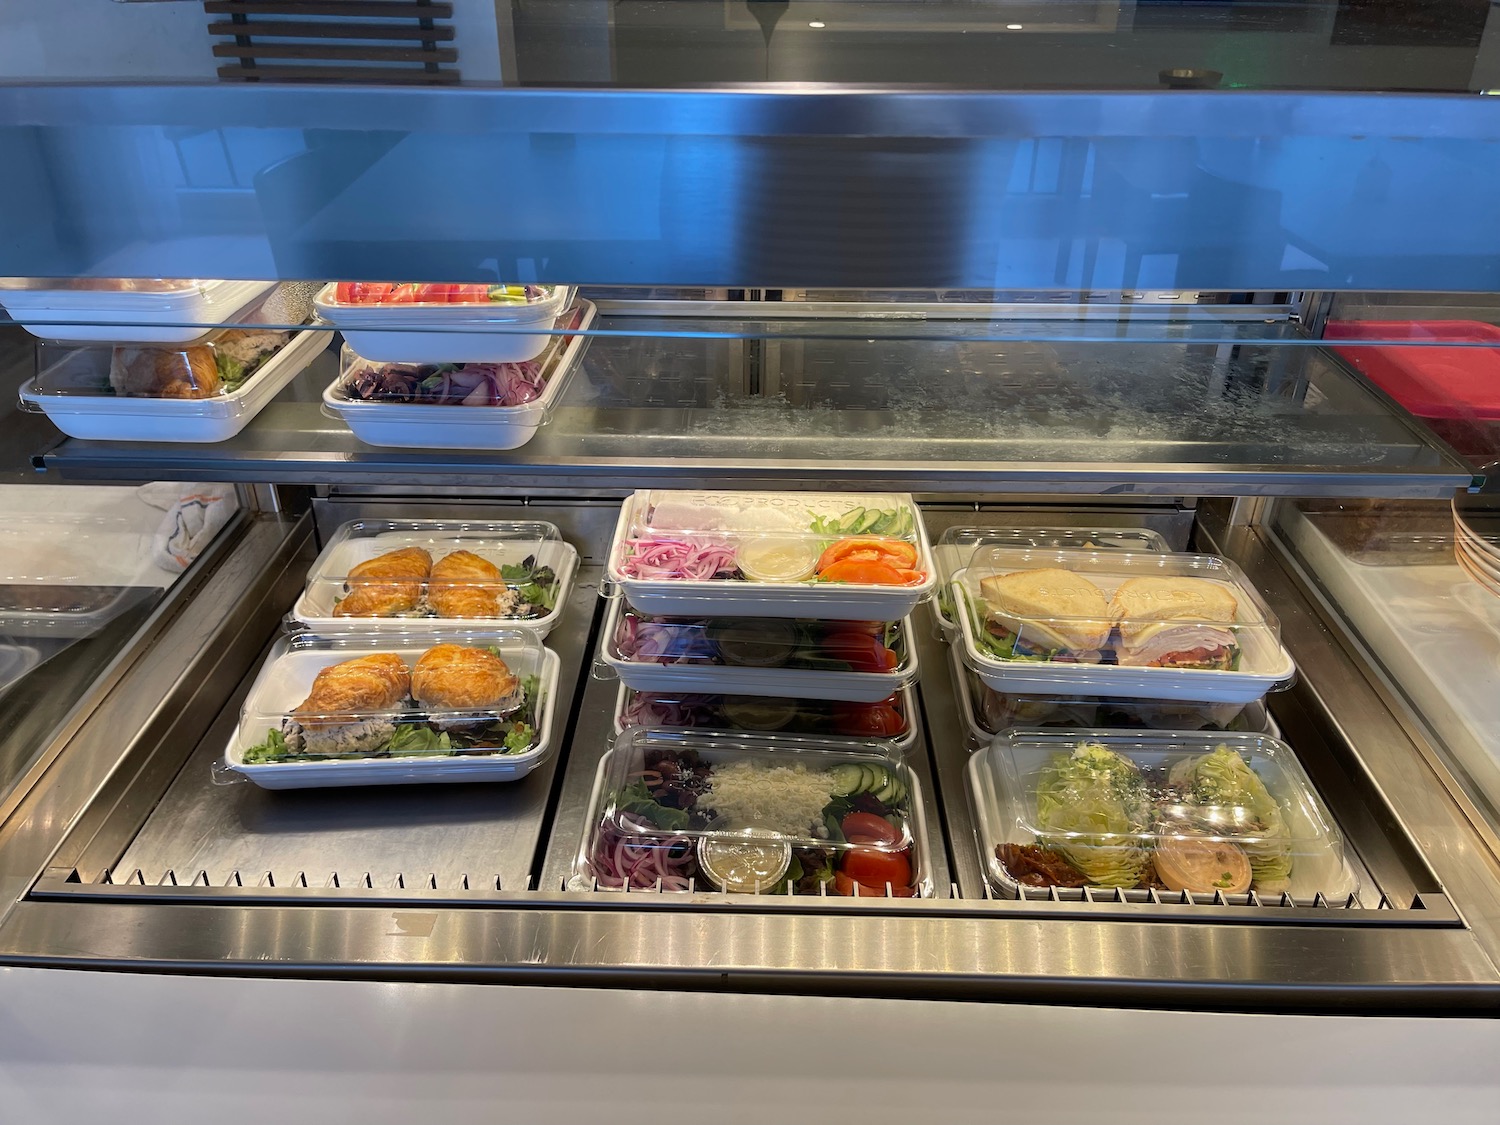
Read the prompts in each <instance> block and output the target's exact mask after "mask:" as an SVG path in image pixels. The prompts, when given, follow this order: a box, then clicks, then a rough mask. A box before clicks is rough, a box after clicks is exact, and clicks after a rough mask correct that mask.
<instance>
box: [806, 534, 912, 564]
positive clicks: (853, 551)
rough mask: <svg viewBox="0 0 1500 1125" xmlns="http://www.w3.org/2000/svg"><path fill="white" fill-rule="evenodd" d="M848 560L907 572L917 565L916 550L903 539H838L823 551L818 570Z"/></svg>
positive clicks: (857, 537) (856, 537) (861, 537)
mask: <svg viewBox="0 0 1500 1125" xmlns="http://www.w3.org/2000/svg"><path fill="white" fill-rule="evenodd" d="M850 558H853V559H862V560H864V561H865V562H875V561H877V560H878V561H881V562H885V563H887V564H889V565H890V566H892V567H895V568H896V569H898V570H909V569H911V568H912V567H914V566H916V565H917V549H916V547H914V546H912V544H910V543H908V542H907V541H906V540H904V539H882V538H879V537H863V536H855V537H851V538H848V539H840V540H839V541H838V542H836V543H833V544H831V545H830V546H829V547H828V548H827V549H826V550H824V552H823V555H822V557H821V558H819V559H818V569H819V570H822V569H823V568H824V567H827V566H831V565H833V564H834V563H836V562H838V561H839V560H840V559H850Z"/></svg>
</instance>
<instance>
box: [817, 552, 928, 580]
mask: <svg viewBox="0 0 1500 1125" xmlns="http://www.w3.org/2000/svg"><path fill="white" fill-rule="evenodd" d="M818 578H819V579H821V580H822V581H824V582H853V583H856V584H857V585H860V586H915V585H917V584H918V583H920V582H921V581H922V574H921V573H920V572H919V571H915V570H905V569H903V568H900V567H895V566H892V565H891V564H890V563H888V562H885V561H883V560H880V559H858V558H844V559H839V560H838V561H837V562H834V563H830V564H829V565H827V566H825V567H822V568H821V569H820V570H819V571H818Z"/></svg>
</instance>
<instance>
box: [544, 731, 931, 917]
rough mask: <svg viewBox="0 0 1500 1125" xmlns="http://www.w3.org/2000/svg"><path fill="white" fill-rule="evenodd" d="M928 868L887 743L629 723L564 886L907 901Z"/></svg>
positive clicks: (604, 766) (910, 786)
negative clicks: (678, 729) (899, 899)
mask: <svg viewBox="0 0 1500 1125" xmlns="http://www.w3.org/2000/svg"><path fill="white" fill-rule="evenodd" d="M931 872H932V863H931V858H930V853H929V850H928V843H927V832H926V825H925V822H924V820H923V814H922V796H921V791H920V788H919V786H918V782H917V778H916V776H915V775H914V774H913V772H912V771H911V769H910V768H909V767H908V766H907V765H906V763H905V762H904V761H903V759H902V758H901V756H900V755H899V754H897V753H895V752H893V751H892V749H891V748H890V747H889V746H888V745H884V744H880V743H851V742H848V741H830V740H826V739H817V738H795V737H792V736H788V735H781V736H757V735H749V734H729V733H725V732H693V731H668V730H657V729H650V728H629V729H627V730H625V731H624V732H623V733H621V734H620V735H619V736H618V737H617V738H616V739H615V741H614V745H613V747H612V749H611V750H610V751H609V752H608V753H606V754H605V756H604V758H603V759H602V760H601V762H600V764H599V769H598V772H597V774H596V777H595V784H594V791H593V796H592V800H591V801H590V805H589V811H588V814H587V816H586V818H585V820H584V831H583V836H582V839H581V841H580V843H579V849H578V853H577V856H576V858H575V861H574V866H573V874H572V876H571V878H570V880H569V886H570V887H571V888H572V889H575V890H622V891H659V892H667V893H671V892H695V891H696V892H704V891H707V892H714V891H719V892H724V893H729V894H785V895H814V896H827V897H843V898H911V897H923V896H929V895H931V894H932V893H933V882H932V874H931Z"/></svg>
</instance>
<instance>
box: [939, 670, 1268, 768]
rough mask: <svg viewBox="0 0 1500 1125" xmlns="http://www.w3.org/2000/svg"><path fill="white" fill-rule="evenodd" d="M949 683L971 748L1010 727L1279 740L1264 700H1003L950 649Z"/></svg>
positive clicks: (1040, 697) (1033, 697) (1006, 697)
mask: <svg viewBox="0 0 1500 1125" xmlns="http://www.w3.org/2000/svg"><path fill="white" fill-rule="evenodd" d="M949 651H950V655H951V657H952V660H953V682H954V684H955V686H956V687H957V689H958V696H959V706H960V707H961V708H962V709H963V715H964V721H965V722H966V723H967V724H968V728H969V738H970V740H971V743H972V746H973V748H976V749H977V748H979V747H984V746H988V745H989V744H990V740H991V739H992V738H994V737H995V735H997V734H999V733H1000V732H1001V731H1003V730H1009V729H1010V728H1011V727H1061V728H1068V729H1075V728H1079V727H1110V728H1122V729H1128V730H1208V731H1218V730H1223V731H1243V732H1248V733H1251V734H1269V735H1270V736H1271V737H1273V738H1279V737H1280V736H1281V730H1280V728H1278V727H1277V726H1276V722H1275V720H1274V719H1272V718H1271V712H1270V711H1269V710H1267V708H1266V705H1265V703H1264V702H1263V701H1257V702H1255V703H1182V702H1176V701H1172V700H1163V699H1087V698H1080V697H1078V696H1070V695H1069V696H1046V695H1002V694H1001V693H1000V692H998V691H996V690H995V689H994V688H991V687H989V686H987V685H986V684H985V682H984V681H983V680H981V679H980V678H979V676H978V674H977V673H975V671H974V670H973V669H972V668H969V667H966V666H965V665H964V662H963V661H962V660H961V659H960V658H959V655H958V650H957V649H950V650H949Z"/></svg>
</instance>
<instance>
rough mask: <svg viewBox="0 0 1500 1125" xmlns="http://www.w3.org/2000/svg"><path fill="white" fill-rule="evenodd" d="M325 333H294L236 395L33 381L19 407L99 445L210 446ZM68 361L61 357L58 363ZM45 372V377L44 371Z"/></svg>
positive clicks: (296, 369)
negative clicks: (70, 391) (78, 389)
mask: <svg viewBox="0 0 1500 1125" xmlns="http://www.w3.org/2000/svg"><path fill="white" fill-rule="evenodd" d="M329 339H330V336H329V334H328V333H327V332H315V331H306V332H298V333H296V334H294V335H293V336H292V338H291V340H289V341H288V342H287V344H286V346H285V347H284V348H282V349H281V350H280V351H279V352H277V353H276V354H275V355H273V356H272V357H271V358H270V359H268V360H266V362H265V363H264V364H263V365H262V366H261V368H260V370H259V371H257V372H255V373H254V374H253V375H251V376H250V378H248V379H246V380H245V382H244V385H243V386H241V387H240V388H239V390H237V391H231V392H230V393H228V394H223V395H215V396H214V397H213V398H196V399H172V398H144V397H143V398H132V397H127V396H116V395H103V394H101V395H57V394H42V393H40V392H38V390H37V380H38V379H40V378H42V377H43V376H38V377H37V378H36V379H29V380H27V381H26V383H25V384H23V385H22V387H21V403H22V406H23V407H24V408H25V409H27V410H31V411H33V412H34V411H41V412H42V413H44V414H46V415H47V417H48V418H50V419H51V420H52V424H53V425H55V426H56V427H57V428H58V429H59V430H61V431H62V432H63V433H65V434H67V435H68V436H70V437H76V438H94V439H98V440H102V441H182V442H199V443H201V442H214V441H225V440H227V439H229V438H232V437H234V435H235V434H237V433H239V432H240V431H241V430H243V429H244V428H245V427H246V426H247V425H249V424H250V420H251V419H252V418H254V417H255V416H256V415H257V414H259V413H260V412H261V410H263V409H264V408H265V407H266V405H267V404H268V403H270V401H271V400H272V399H273V398H275V397H276V395H277V394H278V393H280V391H281V389H282V388H283V387H285V386H286V385H287V384H288V383H290V382H291V381H292V380H293V379H294V378H296V377H297V376H298V375H299V374H301V373H302V371H304V370H305V369H306V368H307V365H308V364H310V363H312V361H313V360H314V359H316V358H317V357H318V355H319V353H321V352H322V351H323V349H324V348H326V347H327V346H328V342H329ZM67 362H69V361H68V359H67V358H66V357H64V358H63V359H62V360H60V361H59V363H67ZM44 374H45V373H44Z"/></svg>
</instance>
